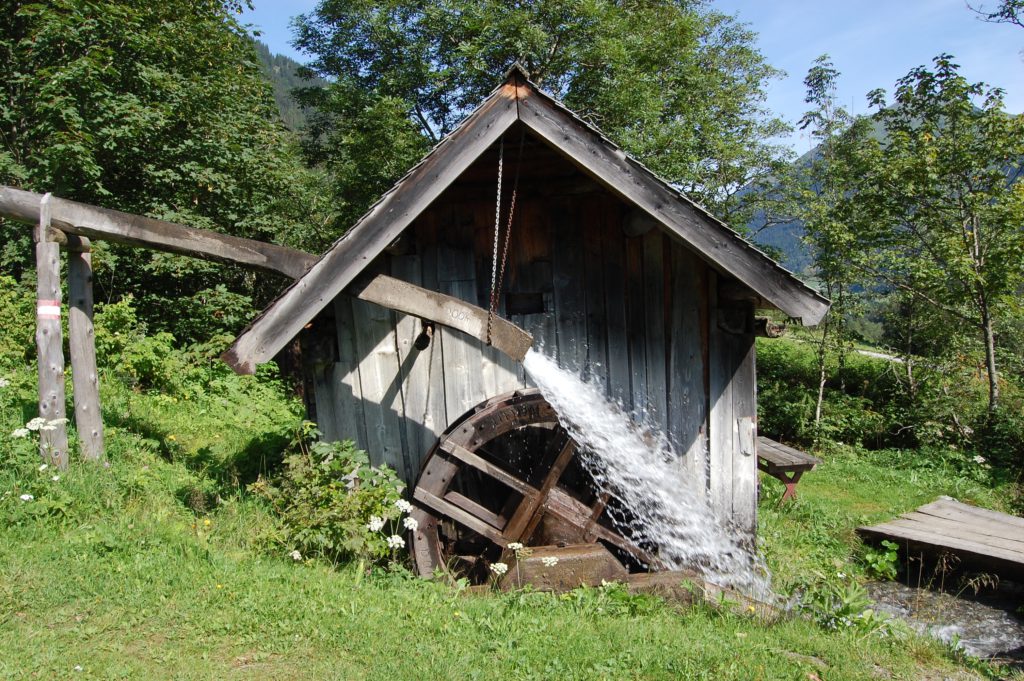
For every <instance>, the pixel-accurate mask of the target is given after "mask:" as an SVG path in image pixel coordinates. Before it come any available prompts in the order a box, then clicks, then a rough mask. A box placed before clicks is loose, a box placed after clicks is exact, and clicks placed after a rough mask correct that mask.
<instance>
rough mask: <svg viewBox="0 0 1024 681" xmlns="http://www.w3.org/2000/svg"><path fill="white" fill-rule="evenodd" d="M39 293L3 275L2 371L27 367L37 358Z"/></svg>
mask: <svg viewBox="0 0 1024 681" xmlns="http://www.w3.org/2000/svg"><path fill="white" fill-rule="evenodd" d="M35 302H36V300H35V292H34V291H32V290H31V289H30V287H28V286H24V285H22V284H19V283H18V282H17V281H16V280H15V279H13V278H12V277H8V276H6V275H0V368H4V367H13V366H18V365H23V364H25V363H26V362H27V361H29V358H30V357H33V356H34V355H35V347H36V346H35V328H36V326H35Z"/></svg>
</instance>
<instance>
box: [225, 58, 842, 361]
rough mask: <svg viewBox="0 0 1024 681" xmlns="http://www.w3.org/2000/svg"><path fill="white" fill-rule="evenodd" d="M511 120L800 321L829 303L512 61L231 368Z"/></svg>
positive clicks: (310, 313) (351, 272)
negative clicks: (493, 86)
mask: <svg viewBox="0 0 1024 681" xmlns="http://www.w3.org/2000/svg"><path fill="white" fill-rule="evenodd" d="M517 121H522V123H523V124H524V125H525V126H526V128H527V129H528V130H530V131H531V132H532V133H533V134H535V135H536V136H537V137H539V138H540V139H541V140H543V141H544V142H545V143H547V144H548V145H549V146H550V147H551V148H553V149H554V150H556V151H557V152H558V153H560V154H562V155H563V156H564V157H566V158H567V159H569V160H570V161H571V162H572V163H573V164H575V165H576V166H577V167H578V168H580V169H581V170H582V171H583V172H585V173H587V174H588V175H590V176H591V177H592V178H594V179H595V180H596V181H597V182H599V183H600V184H601V185H603V186H604V187H606V188H607V189H608V190H610V191H611V192H612V193H614V194H616V195H617V196H619V197H621V198H622V199H623V200H624V201H626V202H628V203H630V204H632V205H635V206H636V207H638V208H639V209H640V210H643V211H645V212H646V213H647V214H648V215H649V216H650V217H651V218H653V219H654V220H655V221H656V222H657V224H658V225H659V226H660V227H661V228H662V229H664V230H665V231H666V232H667V233H668V234H670V235H671V236H672V237H673V238H675V239H678V240H679V241H680V242H681V243H683V244H684V245H686V246H687V247H688V248H690V249H691V250H693V251H694V252H695V253H697V254H698V255H699V256H700V257H702V258H703V259H704V260H705V261H707V262H708V263H709V264H710V265H711V266H712V267H714V268H715V269H716V270H718V271H719V272H721V273H724V274H728V275H730V276H732V277H735V278H736V279H737V280H738V281H739V282H741V283H742V285H743V286H746V287H748V288H749V289H750V290H751V291H753V292H754V293H756V294H757V296H758V297H759V298H761V299H762V300H764V301H766V302H768V303H769V304H771V305H772V306H774V307H776V308H778V309H779V310H781V311H783V312H784V313H786V314H787V315H789V316H790V317H793V318H795V319H799V320H800V321H801V322H802V323H803V324H806V325H814V324H817V323H818V322H819V321H820V320H821V319H822V318H823V317H824V316H825V313H826V312H827V311H828V308H829V301H828V300H827V299H826V298H825V297H823V296H821V295H820V294H819V293H818V292H817V291H815V290H813V289H812V288H810V287H808V286H807V285H806V284H804V283H803V282H802V281H800V280H799V279H797V278H796V276H795V275H793V274H792V273H791V272H789V271H787V270H785V269H784V268H782V267H781V266H780V265H779V264H778V263H776V262H775V261H774V260H772V259H771V258H769V257H768V256H767V255H765V254H764V253H762V252H761V251H759V250H758V249H757V248H755V247H754V246H753V245H752V244H750V243H749V242H747V241H746V240H745V239H743V238H742V237H741V236H740V235H739V234H737V233H736V232H735V231H733V230H732V229H730V228H729V227H728V226H727V225H725V224H724V223H723V222H721V221H720V220H718V219H717V218H715V217H714V216H712V215H711V214H710V213H709V212H707V211H706V210H705V209H703V208H702V207H701V206H699V205H697V204H696V203H694V202H693V201H691V200H690V199H688V198H687V197H686V196H684V195H683V194H681V193H680V192H679V191H678V190H676V189H675V188H673V187H672V186H671V185H669V184H668V183H666V182H664V181H663V180H661V179H660V178H658V177H657V176H656V175H654V173H652V172H651V171H650V170H648V169H647V168H645V167H644V166H643V165H642V164H641V163H639V162H638V161H636V160H635V159H633V158H631V157H630V156H629V155H627V154H626V153H625V152H624V151H622V150H621V149H619V148H618V147H617V146H615V144H613V143H612V142H611V141H610V140H608V139H607V138H606V137H604V136H603V135H602V134H601V133H600V131H598V130H597V129H596V128H594V127H592V126H590V125H588V124H587V123H586V122H584V121H583V120H581V119H580V118H579V117H578V116H576V115H575V114H574V113H573V112H572V111H570V110H569V109H567V108H566V107H564V106H563V105H562V104H560V103H559V102H557V101H556V100H554V99H553V98H551V97H550V96H548V95H547V94H545V93H544V92H542V91H541V90H540V89H539V88H538V87H537V86H536V85H534V84H533V83H531V82H529V80H528V79H527V78H526V76H525V74H524V73H523V72H522V71H521V70H519V69H518V68H513V69H512V71H510V72H509V75H508V77H507V78H506V80H505V82H504V83H502V85H501V86H499V87H498V88H497V89H495V90H494V91H493V92H492V93H491V94H490V95H489V96H488V97H487V98H486V99H485V100H484V101H483V102H482V103H481V105H480V106H479V107H478V108H477V109H476V110H474V111H473V112H472V113H471V114H470V115H469V116H467V117H466V119H465V120H464V121H463V122H462V124H460V125H459V127H458V128H457V129H456V130H454V131H453V132H452V133H451V134H450V135H448V136H447V137H445V138H444V140H442V141H441V142H440V143H439V144H438V145H437V146H436V147H434V149H433V150H431V151H430V153H428V154H427V155H426V156H425V157H424V158H423V159H422V160H421V161H420V162H419V163H418V164H417V165H416V166H414V167H413V168H412V169H411V170H410V171H409V172H408V173H407V174H406V175H405V176H404V177H403V178H402V179H401V180H399V181H398V182H397V183H396V184H395V185H394V187H392V188H391V189H390V190H389V191H388V192H387V193H386V194H385V195H384V196H383V197H381V199H380V200H379V201H378V202H377V203H376V204H374V205H373V206H372V207H371V208H370V210H369V211H368V212H367V213H366V214H365V215H364V216H363V217H362V218H360V219H359V221H358V222H356V224H355V225H354V226H353V227H352V228H351V229H350V230H349V231H347V232H346V233H345V234H344V235H343V236H342V237H341V238H340V239H338V241H337V242H335V244H334V245H333V246H332V247H331V248H330V249H329V250H328V251H327V252H326V253H324V255H323V256H321V257H320V259H319V260H317V261H316V263H314V264H313V266H312V267H310V268H309V270H308V271H307V272H306V273H305V274H303V275H302V276H301V277H300V278H298V279H297V280H296V281H295V282H294V283H293V284H292V285H291V286H290V287H288V288H287V289H285V291H284V292H283V293H282V294H281V295H280V296H278V298H277V299H275V300H274V301H273V302H272V303H271V304H270V305H269V306H268V307H267V308H266V309H265V310H263V312H262V313H261V314H260V315H259V316H258V317H257V318H256V319H255V320H254V321H253V322H252V323H251V324H249V326H248V327H246V329H245V330H243V331H242V333H241V334H240V335H239V336H238V338H237V339H235V342H234V343H233V344H232V345H231V347H230V348H229V349H228V351H227V352H225V353H224V355H223V359H224V360H225V361H226V362H227V363H228V364H230V365H231V366H232V368H234V369H235V371H237V372H239V373H252V372H253V371H254V370H255V368H256V365H257V364H261V363H263V362H266V361H269V360H270V359H272V358H273V357H274V356H275V355H276V354H277V353H278V352H280V350H281V349H282V348H283V347H284V346H285V345H286V344H287V343H288V342H289V341H290V340H291V339H292V338H294V337H295V336H296V335H298V333H299V332H300V331H301V330H302V328H303V326H305V325H306V324H307V323H309V321H310V320H312V319H313V318H314V317H315V316H316V315H317V314H318V313H319V312H320V311H321V310H322V309H323V308H324V307H326V306H327V304H328V303H330V302H331V301H332V300H334V298H335V297H336V296H337V295H338V294H339V293H341V292H342V291H343V290H344V289H345V288H346V287H347V286H348V285H349V284H351V283H352V281H353V280H355V278H356V277H357V276H358V275H359V274H360V273H361V272H362V271H363V270H364V269H365V268H366V267H367V266H368V265H369V264H370V263H371V262H373V260H374V259H375V258H376V257H377V256H378V255H380V254H381V252H383V251H384V249H385V248H386V247H387V246H388V245H389V244H390V243H391V242H393V241H394V240H395V239H396V238H397V237H398V236H399V235H400V234H401V233H402V232H403V231H404V230H405V229H406V228H407V227H408V226H409V225H410V224H412V222H413V220H415V219H416V217H418V216H419V215H420V213H422V212H423V211H424V210H425V209H426V208H427V207H428V206H429V205H430V204H431V202H433V201H434V200H435V199H436V198H438V197H439V196H440V195H441V194H442V193H443V192H444V191H445V190H446V189H447V188H448V187H449V186H451V184H452V183H453V182H455V180H456V179H457V178H458V177H459V176H460V175H461V174H462V173H463V172H464V171H465V170H466V169H467V168H469V166H470V165H471V164H472V163H473V162H474V161H475V160H476V159H477V158H478V157H479V156H480V155H481V154H482V153H483V152H484V151H485V150H487V148H488V147H490V146H491V145H492V144H493V143H495V142H496V141H498V139H500V138H501V136H502V135H503V134H504V133H505V131H507V130H508V129H509V128H510V127H511V126H512V125H513V124H515V123H516V122H517Z"/></svg>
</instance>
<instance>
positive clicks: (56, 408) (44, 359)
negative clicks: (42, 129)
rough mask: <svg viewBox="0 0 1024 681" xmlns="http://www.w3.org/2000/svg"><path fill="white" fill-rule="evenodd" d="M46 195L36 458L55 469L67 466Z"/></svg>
mask: <svg viewBox="0 0 1024 681" xmlns="http://www.w3.org/2000/svg"><path fill="white" fill-rule="evenodd" d="M49 204H50V195H49V194H47V195H46V196H44V197H43V199H42V201H41V202H40V206H39V224H38V225H37V226H36V230H35V233H34V235H33V236H34V237H35V242H36V277H37V280H38V281H37V283H36V351H37V354H38V365H39V416H40V418H43V419H45V420H46V422H45V423H44V424H43V425H42V427H41V428H40V429H39V454H40V456H42V457H43V461H45V462H47V463H50V464H53V465H55V466H57V467H58V468H67V465H68V433H67V426H66V425H65V424H66V423H67V418H66V417H65V411H64V347H63V338H62V336H61V328H60V305H61V291H60V244H58V243H57V242H56V241H51V240H50V238H49V233H48V232H49V230H50V205H49Z"/></svg>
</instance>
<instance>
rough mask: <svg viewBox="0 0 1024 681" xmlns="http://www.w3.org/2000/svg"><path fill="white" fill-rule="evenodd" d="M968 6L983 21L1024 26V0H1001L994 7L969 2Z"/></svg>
mask: <svg viewBox="0 0 1024 681" xmlns="http://www.w3.org/2000/svg"><path fill="white" fill-rule="evenodd" d="M967 6H968V7H969V8H970V9H971V10H972V11H973V12H974V13H975V14H977V15H978V16H979V18H980V19H981V20H982V21H987V22H989V23H993V24H1013V25H1014V26H1020V27H1021V28H1024V0H999V2H998V3H997V4H996V7H995V8H994V9H992V8H987V7H985V6H984V5H978V6H974V5H972V4H970V3H967Z"/></svg>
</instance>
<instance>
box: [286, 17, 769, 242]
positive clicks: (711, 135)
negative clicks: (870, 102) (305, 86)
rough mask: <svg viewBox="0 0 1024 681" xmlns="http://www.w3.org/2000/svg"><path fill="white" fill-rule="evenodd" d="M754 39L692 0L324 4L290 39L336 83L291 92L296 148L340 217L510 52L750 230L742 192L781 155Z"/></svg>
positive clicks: (495, 76) (390, 174)
mask: <svg viewBox="0 0 1024 681" xmlns="http://www.w3.org/2000/svg"><path fill="white" fill-rule="evenodd" d="M753 41H754V35H753V33H751V32H750V31H749V30H748V29H747V28H746V27H745V26H743V25H741V24H739V23H737V22H736V20H735V19H733V18H732V17H729V16H726V15H723V14H721V13H718V12H715V11H712V10H709V9H707V8H706V6H705V5H704V3H702V2H681V1H669V0H656V1H653V2H643V3H621V2H612V1H611V0H590V1H588V2H577V1H575V0H534V1H531V2H504V1H501V0H483V1H481V0H452V1H450V2H443V3H423V2H417V1H414V0H388V1H386V2H375V3H368V2H362V1H360V0H322V2H320V4H319V5H318V6H317V8H316V10H315V11H314V12H312V13H310V14H308V15H303V16H301V17H299V18H298V19H297V20H296V39H295V45H296V47H298V48H300V49H302V50H304V51H305V52H307V53H308V54H310V55H312V56H313V60H312V62H311V63H310V64H309V68H310V70H311V73H315V74H317V75H319V76H322V77H323V78H325V79H327V80H329V81H331V82H330V84H329V85H328V86H327V87H325V88H314V89H309V90H306V91H304V92H303V93H302V94H301V98H302V99H303V101H304V103H305V104H307V105H308V106H310V107H311V108H315V109H316V110H317V111H318V112H319V113H318V114H316V115H314V116H313V121H312V122H311V131H310V133H311V134H310V135H309V137H308V138H307V151H308V152H309V154H310V158H311V160H313V161H316V162H321V161H322V162H325V163H326V164H327V165H328V166H330V167H331V168H332V169H333V171H334V175H335V178H336V195H337V196H338V197H339V201H340V203H341V204H342V206H344V215H343V216H341V219H342V220H343V221H350V220H352V219H353V218H354V217H355V216H356V215H358V213H359V212H361V211H362V210H363V209H365V207H366V205H367V204H368V202H369V201H371V200H372V199H373V198H375V197H376V196H378V195H379V194H380V193H381V192H383V191H384V190H385V189H386V188H387V187H388V186H389V185H390V183H391V182H392V181H393V180H394V179H395V178H396V177H397V176H398V175H400V174H401V173H402V172H404V171H405V170H406V169H407V168H408V167H409V166H410V165H411V164H412V163H414V162H415V160H416V159H417V158H418V157H419V156H420V155H421V154H422V152H423V151H424V150H425V148H426V147H427V146H429V145H430V144H432V143H435V142H437V141H438V140H439V139H440V138H441V137H442V136H443V135H444V134H445V133H447V132H448V131H450V130H451V129H452V128H453V127H454V126H455V125H456V124H457V123H458V122H459V120H461V118H462V117H463V116H464V115H465V114H466V113H467V112H468V111H469V110H470V108H471V107H473V106H475V105H476V104H477V103H478V102H479V101H480V100H481V99H483V97H485V96H486V94H487V93H488V92H490V91H491V89H493V88H494V86H495V84H496V83H497V82H498V81H499V79H500V78H501V76H502V75H503V74H504V72H505V71H506V70H507V69H508V68H509V67H510V66H511V65H512V64H513V63H515V62H517V61H518V62H519V63H520V64H522V65H523V66H524V67H525V68H526V70H527V71H528V73H529V77H530V78H531V79H532V80H533V81H534V82H536V83H538V84H539V85H541V86H542V87H544V88H545V89H547V90H549V91H551V92H553V93H554V94H555V95H556V96H558V97H559V98H561V99H563V100H564V101H565V102H566V104H567V105H568V106H570V107H571V108H573V109H574V110H576V111H577V112H579V113H580V114H581V115H582V116H583V117H584V118H585V119H587V120H588V121H590V122H593V123H596V124H597V125H599V126H600V127H601V128H602V130H604V132H605V133H607V134H608V135H609V136H610V137H611V138H612V139H614V140H615V141H616V142H617V143H619V144H620V145H621V146H623V147H624V148H625V149H626V150H627V151H628V152H630V153H631V154H633V155H634V156H636V157H638V158H639V159H640V160H642V161H643V162H644V163H646V164H647V165H648V166H649V167H651V168H652V170H654V171H655V172H657V173H658V174H660V175H661V176H662V177H664V178H666V179H667V180H669V181H670V182H673V183H675V184H677V185H678V186H680V187H681V188H682V189H684V190H685V191H686V192H687V193H689V194H690V195H691V196H692V197H694V198H696V199H698V200H700V201H703V202H705V203H707V204H709V205H710V206H712V207H714V208H715V209H716V210H717V211H718V212H719V214H720V215H721V216H722V217H724V218H726V219H731V220H732V221H734V222H735V223H736V224H745V223H746V217H747V216H748V215H749V210H750V209H749V206H745V205H744V200H743V197H742V196H737V194H736V193H737V191H738V190H739V189H740V188H742V187H743V186H745V185H747V184H749V183H750V182H751V181H754V180H756V179H757V178H759V177H767V176H769V175H771V174H773V173H775V172H777V171H778V170H779V169H780V168H781V166H782V165H783V162H784V160H785V154H784V152H783V150H782V149H781V147H778V146H776V145H773V144H772V143H771V141H770V140H771V139H772V138H773V137H774V136H776V135H778V134H779V133H781V132H783V131H784V130H785V125H784V124H783V123H782V122H781V121H779V120H777V119H775V118H773V117H771V116H770V115H768V113H767V112H766V111H765V109H764V107H763V100H764V87H765V85H766V83H767V82H768V81H769V80H770V79H772V78H774V77H775V76H777V75H778V72H777V71H776V70H774V69H773V68H771V67H770V66H768V65H767V64H766V63H765V62H764V60H763V58H762V57H761V55H760V54H759V53H758V51H757V50H756V48H755V47H754V45H753ZM380 149H387V151H388V153H387V154H385V155H382V154H380V153H379V150H380ZM746 196H747V198H748V199H751V198H754V197H756V196H757V195H756V194H748V195H746ZM343 226H347V224H345V225H343Z"/></svg>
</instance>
